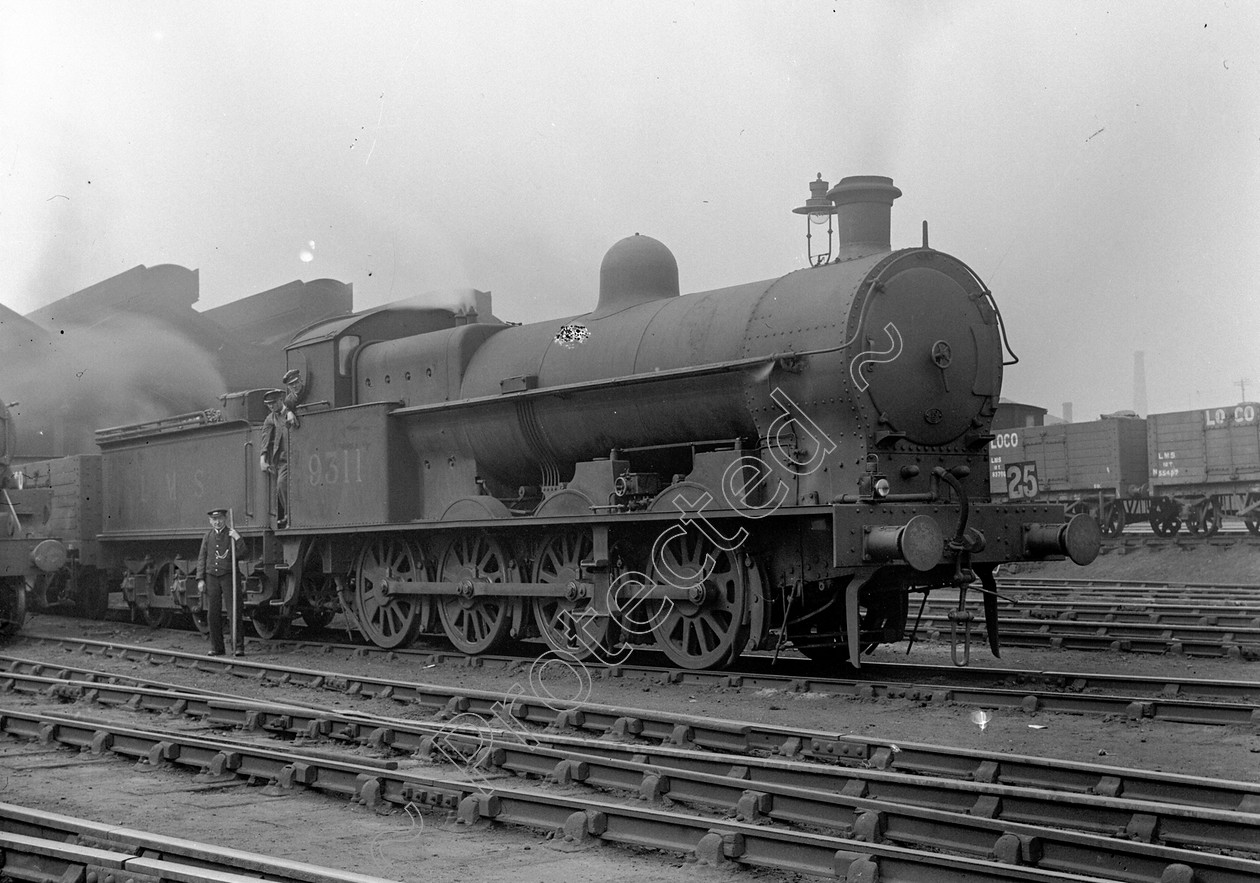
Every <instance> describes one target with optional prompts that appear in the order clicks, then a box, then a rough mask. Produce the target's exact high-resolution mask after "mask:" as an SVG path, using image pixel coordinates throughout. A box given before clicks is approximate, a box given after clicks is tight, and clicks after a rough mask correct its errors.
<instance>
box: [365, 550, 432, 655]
mask: <svg viewBox="0 0 1260 883" xmlns="http://www.w3.org/2000/svg"><path fill="white" fill-rule="evenodd" d="M354 574H355V580H354V603H355V613H356V614H357V616H358V619H359V625H360V627H361V628H362V629H363V634H364V636H365V637H366V638H367V639H368V640H369V641H371V642H372V643H373V644H375V645H376V646H378V647H385V648H387V649H390V650H393V649H396V648H398V647H405V646H407V645H408V644H410V643H411V642H412V641H413V640H414V639H415V637H416V635H417V634H418V633H419V631H420V627H421V626H422V625H423V624H424V621H425V620H426V619H427V618H428V602H427V600H426V599H425V598H424V596H421V595H388V594H386V592H385V590H384V580H385V578H386V576H387V575H389V574H392V575H393V576H394V577H396V578H399V579H404V580H422V579H424V576H425V573H424V566H423V558H422V556H421V555H420V554H419V550H418V549H417V548H416V547H415V546H413V545H412V544H411V543H409V542H407V541H406V540H405V539H402V538H401V537H374V538H372V539H370V540H368V542H367V544H366V545H365V546H364V547H363V550H362V551H361V552H360V553H359V560H358V562H357V563H356V564H355V570H354Z"/></svg>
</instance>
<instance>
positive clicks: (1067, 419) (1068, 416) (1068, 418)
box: [1063, 402, 1072, 423]
mask: <svg viewBox="0 0 1260 883" xmlns="http://www.w3.org/2000/svg"><path fill="white" fill-rule="evenodd" d="M1063 422H1064V423H1071V422H1072V403H1071V402H1064V403H1063Z"/></svg>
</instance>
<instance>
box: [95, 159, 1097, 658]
mask: <svg viewBox="0 0 1260 883" xmlns="http://www.w3.org/2000/svg"><path fill="white" fill-rule="evenodd" d="M811 187H812V189H813V191H814V197H813V198H811V200H810V202H809V204H808V205H807V207H806V208H807V210H808V212H809V213H811V214H813V215H815V216H816V217H817V218H819V219H822V220H826V221H827V222H828V223H829V225H830V222H831V221H832V220H833V218H834V221H835V224H836V229H837V231H838V237H839V238H838V245H837V246H836V248H835V250H834V255H833V254H832V250H831V249H830V237H831V231H830V226H829V229H828V238H829V249H828V252H827V254H826V255H825V256H824V257H822V258H820V259H819V260H818V261H816V262H815V263H814V264H813V265H812V266H809V267H808V268H806V269H801V270H798V271H796V272H792V273H789V274H787V275H785V276H782V277H780V278H777V279H771V280H768V281H762V282H753V283H748V284H744V285H737V286H733V287H730V288H724V289H719V290H714V291H706V292H701V293H696V294H689V295H685V296H683V295H681V294H680V291H679V285H678V267H677V263H676V262H675V260H674V257H673V255H672V254H671V253H670V252H669V250H668V249H667V248H666V247H665V246H664V245H662V244H661V243H660V242H657V241H656V240H654V239H651V238H650V237H647V236H640V235H637V234H636V235H634V236H631V237H629V238H626V239H623V240H622V241H620V242H618V243H617V244H615V245H614V246H613V247H612V248H611V249H610V250H609V252H608V253H607V255H606V256H605V258H604V260H603V264H602V266H601V268H600V291H599V296H598V300H597V302H596V303H595V304H594V306H593V309H592V310H591V311H590V312H588V313H585V314H582V315H578V316H570V317H566V318H559V319H552V320H546V321H541V322H535V323H530V324H524V325H518V324H512V323H505V322H502V321H499V320H497V319H495V318H494V317H493V315H492V314H491V311H490V303H489V296H488V295H486V294H484V293H482V292H471V291H468V292H459V293H456V294H457V295H458V298H459V299H460V300H461V301H462V305H461V306H459V307H456V308H452V309H439V308H435V307H426V306H423V305H421V304H419V303H417V302H406V301H404V302H400V303H397V304H393V305H390V306H386V307H382V308H379V309H375V310H371V311H367V312H364V313H360V314H356V315H351V316H346V317H340V318H336V319H331V320H327V321H323V322H319V323H317V324H315V325H313V326H311V327H309V328H307V329H305V330H304V331H303V332H301V333H299V334H298V335H297V336H296V337H295V338H294V339H293V341H292V342H291V343H290V345H289V346H288V348H287V365H288V368H289V369H291V370H293V369H296V371H297V372H299V373H300V375H301V376H302V378H303V379H304V381H305V398H304V401H303V403H302V405H301V406H300V407H298V408H297V411H298V414H299V416H300V424H299V425H298V426H296V427H293V428H291V429H290V430H289V435H288V445H289V464H290V467H289V468H290V476H289V486H288V510H287V516H288V517H287V523H286V524H284V526H280V525H278V524H277V522H276V513H275V505H274V502H273V500H274V491H275V488H274V487H273V486H272V485H273V484H274V476H270V475H268V474H266V473H262V472H259V470H258V463H257V461H258V452H259V450H260V428H259V425H258V424H259V422H260V421H261V420H262V417H263V416H264V411H263V408H262V404H261V397H262V393H263V392H264V391H263V390H253V391H249V392H246V393H242V394H239V395H236V396H231V397H228V398H227V399H225V400H224V402H225V407H224V408H223V409H222V410H221V411H219V412H206V413H205V414H194V415H185V416H184V417H181V418H172V419H171V420H168V421H158V422H155V423H150V424H142V425H138V426H130V427H122V428H119V429H115V430H108V431H103V432H101V433H98V436H97V438H98V442H99V444H100V447H101V451H102V453H101V457H102V475H103V496H104V500H105V511H104V514H103V528H102V532H101V534H100V541H101V544H102V547H103V548H104V549H105V550H106V551H107V553H108V555H109V556H112V557H113V558H114V559H116V560H122V561H125V562H126V577H125V580H124V591H125V593H126V594H127V597H128V600H129V601H130V602H131V603H132V604H134V605H135V606H137V607H139V608H141V609H144V610H146V611H148V612H150V614H151V615H155V612H156V615H161V614H162V612H163V611H168V610H172V609H178V608H187V609H189V610H191V611H193V612H196V611H197V610H198V609H199V608H198V603H199V602H198V599H197V598H196V597H195V593H191V592H189V587H190V585H191V579H190V574H191V570H192V561H193V559H194V558H195V553H196V549H197V541H198V540H199V538H200V536H201V534H202V532H203V531H204V529H205V512H206V510H207V509H209V508H211V507H212V506H225V507H231V508H232V510H233V515H234V519H235V525H236V527H237V529H238V530H240V531H241V533H242V534H243V535H244V536H245V537H246V538H247V540H248V541H249V542H250V544H251V553H250V555H249V556H247V558H248V560H246V561H245V562H243V565H242V576H243V578H244V579H245V589H246V599H247V605H248V607H249V609H250V611H251V616H252V618H253V620H254V624H255V627H256V628H257V629H258V630H259V631H260V632H261V633H262V634H264V635H269V634H275V633H277V632H278V631H279V630H280V629H282V628H284V627H285V626H286V625H287V624H288V623H289V622H290V621H291V620H293V619H295V618H297V617H301V618H302V619H303V620H304V621H305V622H306V623H307V624H314V625H320V624H324V623H327V622H328V621H329V620H330V619H331V617H332V616H333V615H334V614H336V613H338V612H343V613H345V614H347V615H348V616H349V617H350V618H351V619H352V620H353V621H354V622H356V623H357V625H358V627H359V628H360V629H361V630H362V631H363V632H364V634H365V635H366V636H367V637H368V638H370V639H371V640H372V641H373V642H374V643H376V644H378V645H380V646H383V647H399V646H402V645H405V644H406V643H407V642H409V641H410V640H412V639H413V638H414V637H415V636H416V635H417V634H419V633H421V632H436V633H442V634H445V635H446V637H447V638H449V640H450V641H451V642H452V643H453V644H454V645H455V646H456V647H457V648H459V649H460V650H463V651H465V652H468V653H484V652H489V651H492V650H494V649H495V648H498V647H501V646H503V645H505V644H508V643H511V642H513V641H516V640H519V639H524V638H529V637H533V636H540V637H541V638H542V639H543V640H545V642H546V643H547V644H548V645H549V646H550V648H551V649H552V650H554V651H555V652H556V653H557V654H560V655H562V656H564V657H565V658H570V659H573V658H577V659H583V658H588V657H594V658H596V659H604V660H607V659H609V658H611V654H613V653H614V652H615V651H619V650H621V649H624V648H625V647H626V646H628V645H647V646H651V647H654V648H656V649H659V650H661V651H663V652H664V653H665V654H666V655H667V656H668V657H669V658H670V659H671V660H672V661H673V662H674V663H676V664H677V665H679V666H683V667H690V668H702V667H720V666H723V665H727V664H729V663H730V662H732V661H733V660H734V659H735V658H736V657H737V656H738V655H739V654H740V653H741V652H743V651H744V650H745V649H757V648H770V649H776V650H777V649H778V648H780V647H786V646H788V645H789V644H790V645H794V646H796V647H797V648H799V649H800V650H802V651H803V652H805V653H806V654H808V655H810V656H813V657H817V658H827V659H836V660H839V659H844V658H846V657H847V658H848V659H849V660H850V661H851V662H853V663H854V664H856V663H857V661H858V656H859V652H860V651H861V650H862V649H863V648H869V647H872V646H874V645H876V644H878V643H881V642H887V641H896V640H899V639H900V638H901V637H902V635H903V634H904V631H905V626H906V620H907V611H908V598H909V595H910V594H911V593H914V592H927V591H930V590H932V589H934V588H939V587H956V588H958V589H961V590H962V591H963V594H964V597H965V590H966V587H967V586H969V585H970V584H971V583H972V582H973V581H974V580H975V579H977V578H978V579H979V581H980V583H981V585H982V588H983V589H984V590H985V592H984V609H985V613H986V619H987V620H988V625H989V634H990V636H991V637H990V641H991V644H992V646H993V649H994V652H995V653H996V652H997V643H996V634H997V630H996V603H995V596H994V594H993V590H994V585H995V584H994V578H993V573H994V569H995V568H996V567H997V566H998V565H1000V564H1002V563H1004V562H1011V561H1021V560H1029V559H1043V558H1054V557H1062V556H1068V557H1070V558H1071V559H1072V560H1074V561H1076V562H1077V563H1080V564H1086V563H1088V562H1089V561H1091V560H1092V559H1093V558H1094V556H1095V555H1096V554H1097V551H1098V546H1099V534H1098V526H1097V523H1096V522H1095V521H1094V520H1093V519H1091V518H1088V517H1077V518H1073V519H1071V520H1070V521H1069V520H1066V519H1065V516H1064V511H1063V507H1062V506H1060V505H1049V504H1041V503H1024V504H1015V503H1009V502H1006V501H1003V502H998V503H991V502H989V491H988V470H989V466H988V453H987V446H988V444H989V442H990V441H991V440H992V438H993V436H992V435H991V434H990V433H989V424H990V421H991V419H992V416H993V412H994V408H995V406H996V404H997V401H998V395H999V391H1000V388H1001V381H1002V370H1003V354H1004V351H1005V350H1004V347H1005V339H1004V332H1003V329H1002V325H1001V318H1000V315H999V313H998V310H997V306H996V304H995V303H994V301H993V298H992V295H991V293H990V292H989V291H988V289H987V288H986V287H985V286H984V285H983V283H982V282H981V281H980V280H979V278H978V277H977V276H976V275H975V274H974V273H973V272H972V271H971V270H970V269H969V268H968V267H967V266H966V265H965V264H963V263H962V262H961V261H959V260H958V259H956V258H954V257H951V256H950V255H947V254H945V253H943V252H940V251H936V250H933V249H931V248H929V247H928V246H927V244H926V228H925V237H924V238H925V242H924V244H923V246H922V247H917V248H905V249H900V250H897V251H892V250H891V247H890V242H889V240H890V212H891V206H892V202H893V200H894V199H895V198H896V197H898V196H900V193H901V191H900V190H898V189H897V188H896V187H894V186H893V184H892V181H891V180H890V179H888V178H883V177H876V176H863V177H851V178H846V179H844V180H843V181H841V183H840V184H839V185H837V186H836V187H834V188H831V189H829V190H828V188H827V185H826V182H823V181H821V176H820V180H819V181H816V182H814V184H813V185H811ZM811 247H812V246H811ZM969 619H970V614H969V613H967V612H966V611H965V610H964V609H962V602H961V601H960V612H959V616H958V620H959V622H960V623H963V624H965V623H967V622H968V621H969Z"/></svg>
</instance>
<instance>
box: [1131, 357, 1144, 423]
mask: <svg viewBox="0 0 1260 883" xmlns="http://www.w3.org/2000/svg"><path fill="white" fill-rule="evenodd" d="M1133 410H1134V411H1136V412H1137V414H1138V416H1139V417H1145V416H1146V353H1144V352H1142V351H1141V350H1138V351H1137V352H1135V353H1134V354H1133Z"/></svg>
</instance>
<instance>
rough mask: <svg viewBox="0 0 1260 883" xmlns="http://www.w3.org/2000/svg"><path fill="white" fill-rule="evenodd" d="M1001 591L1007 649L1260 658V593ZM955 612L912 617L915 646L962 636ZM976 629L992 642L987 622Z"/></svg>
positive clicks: (1068, 584) (1058, 586) (1043, 585)
mask: <svg viewBox="0 0 1260 883" xmlns="http://www.w3.org/2000/svg"><path fill="white" fill-rule="evenodd" d="M999 591H1001V592H1002V593H1003V598H1002V599H1001V600H999V602H998V624H999V630H1000V633H1001V641H1002V644H1003V645H1006V646H1017V647H1047V648H1053V649H1068V650H1095V651H1096V650H1111V651H1122V652H1137V653H1172V654H1184V655H1187V656H1204V657H1233V658H1244V659H1260V587H1257V586H1250V585H1231V586H1221V585H1212V584H1181V583H1140V582H1139V583H1130V582H1124V583H1121V582H1117V581H1105V580H1042V579H1024V578H1011V579H1007V580H1004V581H1003V582H1002V583H1000V584H999ZM1017 593H1019V594H1017ZM956 606H957V597H956V596H953V597H950V596H939V597H934V598H930V599H929V600H928V603H927V604H926V605H925V606H924V607H923V611H922V614H921V615H919V614H917V613H916V614H915V615H913V616H912V618H911V628H913V629H914V630H915V638H916V640H940V639H946V638H949V637H950V636H951V634H957V633H958V632H957V630H951V622H950V620H949V618H948V617H949V614H950V611H951V610H952V609H954V608H955V607H956ZM975 628H976V632H975V633H973V638H974V637H978V639H979V640H981V641H985V640H987V635H986V632H985V629H984V625H983V622H980V621H978V622H977V623H976V627H975Z"/></svg>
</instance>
